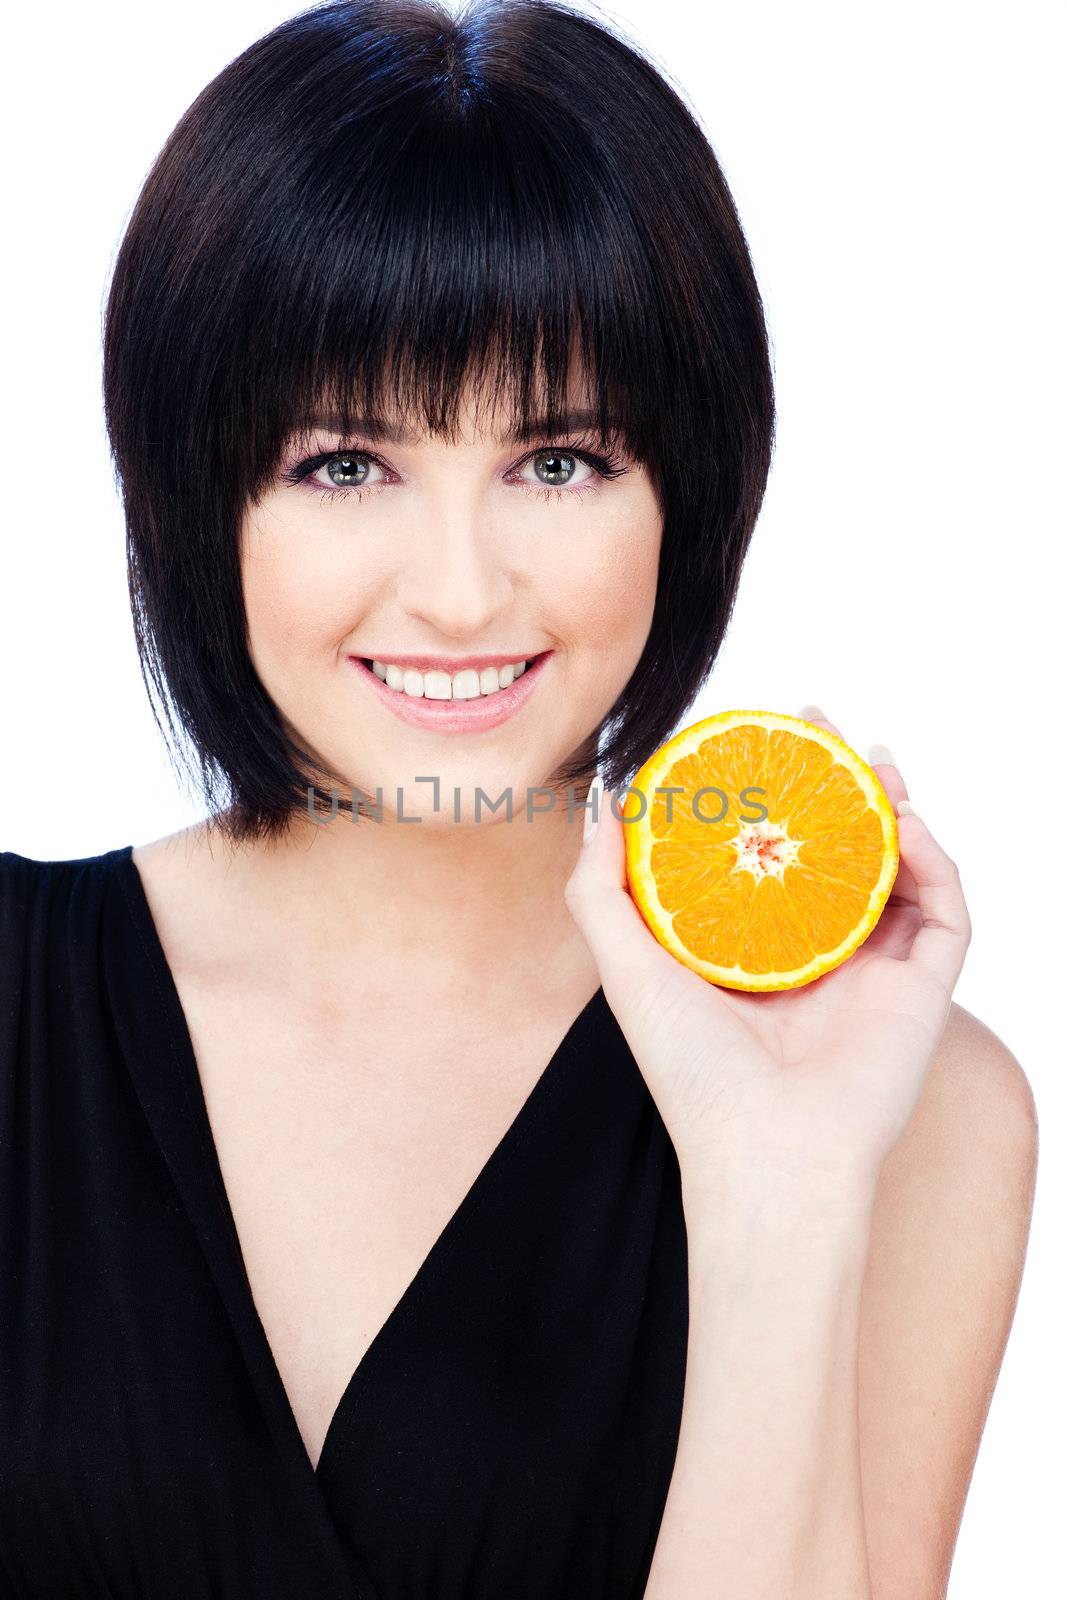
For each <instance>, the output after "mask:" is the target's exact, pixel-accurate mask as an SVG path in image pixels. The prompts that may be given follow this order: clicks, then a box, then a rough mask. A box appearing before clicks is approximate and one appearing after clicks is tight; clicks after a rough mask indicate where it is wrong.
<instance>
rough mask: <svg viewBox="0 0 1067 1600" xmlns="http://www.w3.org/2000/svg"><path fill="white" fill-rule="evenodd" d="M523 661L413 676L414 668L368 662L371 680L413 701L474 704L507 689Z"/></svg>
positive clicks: (418, 673) (521, 672) (520, 670)
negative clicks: (453, 701)
mask: <svg viewBox="0 0 1067 1600" xmlns="http://www.w3.org/2000/svg"><path fill="white" fill-rule="evenodd" d="M526 666H527V663H526V662H525V661H510V662H508V664H507V666H504V667H500V668H499V669H497V668H496V667H483V668H482V669H481V671H479V670H478V669H477V668H476V667H466V668H464V670H463V671H462V672H456V673H452V674H450V673H447V672H417V671H416V670H415V669H414V667H398V666H395V665H394V664H393V662H391V661H372V662H371V669H372V671H373V672H374V675H375V677H377V678H381V680H382V682H383V683H384V684H385V686H386V687H387V688H389V689H393V690H395V691H396V693H397V694H407V695H411V696H412V698H413V699H426V700H477V699H478V698H479V697H480V696H482V695H488V694H496V693H497V692H498V691H499V690H500V689H507V688H510V686H511V684H512V683H514V681H515V679H516V678H521V676H522V674H523V673H524V672H525V671H526Z"/></svg>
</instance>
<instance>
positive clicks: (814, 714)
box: [797, 705, 848, 744]
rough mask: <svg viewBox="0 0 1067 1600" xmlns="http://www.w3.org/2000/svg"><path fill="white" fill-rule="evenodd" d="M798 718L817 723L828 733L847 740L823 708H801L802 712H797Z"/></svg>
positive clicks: (846, 741)
mask: <svg viewBox="0 0 1067 1600" xmlns="http://www.w3.org/2000/svg"><path fill="white" fill-rule="evenodd" d="M797 716H798V717H801V718H802V719H803V720H804V721H805V722H814V723H817V724H818V726H819V727H820V728H825V729H826V730H827V732H828V733H836V734H837V737H838V738H839V739H845V736H844V734H843V733H842V732H841V729H840V728H838V727H837V726H835V724H834V723H832V722H831V721H830V719H829V717H828V716H827V715H826V712H825V711H824V710H823V709H822V707H821V706H812V705H807V706H801V708H800V710H799V711H798V712H797ZM845 743H846V744H848V740H847V739H845Z"/></svg>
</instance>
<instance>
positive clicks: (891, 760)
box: [867, 744, 897, 767]
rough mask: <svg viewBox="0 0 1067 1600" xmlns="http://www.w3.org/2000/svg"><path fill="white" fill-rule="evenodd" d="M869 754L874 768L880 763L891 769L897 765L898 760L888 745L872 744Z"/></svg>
mask: <svg viewBox="0 0 1067 1600" xmlns="http://www.w3.org/2000/svg"><path fill="white" fill-rule="evenodd" d="M867 754H868V755H869V756H870V758H871V766H872V767H876V766H877V765H878V763H879V762H881V763H882V764H883V765H885V766H890V767H895V766H896V764H897V758H896V756H895V755H894V754H893V752H892V750H890V748H889V746H888V745H887V744H872V745H871V746H870V748H869V750H868V751H867Z"/></svg>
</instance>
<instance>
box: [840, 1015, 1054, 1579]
mask: <svg viewBox="0 0 1067 1600" xmlns="http://www.w3.org/2000/svg"><path fill="white" fill-rule="evenodd" d="M1037 1151H1038V1122H1037V1108H1036V1104H1035V1098H1034V1093H1033V1090H1032V1087H1031V1085H1030V1081H1029V1078H1028V1077H1027V1074H1026V1072H1025V1070H1024V1068H1023V1066H1022V1064H1021V1063H1020V1062H1019V1060H1018V1059H1017V1058H1016V1056H1015V1055H1014V1054H1013V1052H1012V1051H1011V1050H1010V1049H1009V1048H1008V1046H1007V1045H1006V1044H1005V1043H1004V1042H1003V1040H1001V1039H1000V1038H998V1036H997V1034H996V1033H994V1031H993V1030H992V1029H991V1028H989V1027H988V1026H987V1025H986V1024H985V1023H984V1022H982V1021H980V1019H979V1018H978V1017H976V1016H973V1015H972V1014H971V1013H970V1012H969V1011H966V1010H965V1009H964V1008H963V1007H962V1006H959V1005H957V1004H955V1003H953V1005H952V1008H951V1011H950V1015H949V1019H948V1022H947V1025H946V1028H945V1032H944V1036H943V1038H942V1040H941V1043H940V1045H939V1047H938V1050H937V1052H936V1055H935V1058H934V1060H933V1062H932V1063H931V1066H930V1070H929V1073H928V1075H927V1080H926V1083H925V1085H924V1087H923V1092H922V1095H921V1096H920V1099H919V1103H918V1105H917V1107H916V1109H915V1112H914V1114H913V1116H912V1119H911V1121H910V1122H909V1124H908V1126H907V1127H906V1129H905V1131H904V1134H903V1135H902V1137H901V1138H900V1140H899V1141H898V1143H897V1145H896V1146H895V1147H894V1149H893V1150H892V1151H891V1152H890V1155H889V1157H888V1159H887V1160H886V1162H885V1165H884V1167H883V1170H882V1173H881V1176H880V1179H879V1185H878V1191H877V1196H876V1201H875V1209H874V1215H873V1219H872V1228H871V1248H870V1254H869V1258H868V1264H867V1270H866V1274H865V1278H864V1285H863V1300H862V1308H861V1317H860V1351H859V1367H860V1416H861V1447H862V1454H863V1481H864V1508H865V1517H866V1521H867V1527H868V1543H869V1549H870V1561H871V1575H872V1579H874V1578H875V1577H877V1576H880V1577H881V1580H882V1582H883V1583H884V1585H885V1590H884V1592H885V1593H887V1594H889V1593H893V1594H896V1593H900V1594H904V1593H909V1594H919V1593H923V1594H925V1593H930V1594H933V1593H935V1592H936V1593H941V1592H942V1590H941V1589H938V1588H937V1584H939V1583H943V1582H945V1581H947V1575H948V1569H949V1565H950V1563H951V1560H952V1553H953V1549H954V1546H955V1541H956V1536H957V1532H958V1528H959V1524H960V1520H961V1517H962V1513H963V1506H964V1501H965V1497H966V1493H967V1489H968V1486H969V1483H970V1479H971V1474H972V1471H973V1468H974V1463H975V1460H976V1457H977V1453H978V1446H979V1442H980V1439H981V1436H982V1431H983V1428H984V1425H985V1420H986V1416H987V1413H988V1410H989V1406H990V1404H991V1401H992V1395H993V1391H994V1387H995V1385H996V1381H997V1377H998V1374H999V1371H1000V1366H1001V1362H1002V1360H1003V1356H1004V1351H1005V1348H1006V1344H1007V1340H1008V1336H1009V1333H1010V1330H1011V1325H1012V1321H1013V1318H1014V1313H1015V1306H1016V1301H1017V1298H1018V1293H1019V1288H1020V1283H1021V1277H1022V1272H1023V1266H1024V1262H1025V1256H1026V1249H1027V1242H1028V1237H1029V1229H1030V1218H1031V1213H1032V1209H1033V1200H1034V1189H1035V1181H1036V1169H1037Z"/></svg>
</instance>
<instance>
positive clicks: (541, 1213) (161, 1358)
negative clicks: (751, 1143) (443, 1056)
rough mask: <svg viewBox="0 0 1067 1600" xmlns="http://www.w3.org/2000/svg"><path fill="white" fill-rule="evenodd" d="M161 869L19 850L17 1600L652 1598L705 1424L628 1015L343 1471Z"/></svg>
mask: <svg viewBox="0 0 1067 1600" xmlns="http://www.w3.org/2000/svg"><path fill="white" fill-rule="evenodd" d="M132 849H133V846H132V845H126V846H123V847H122V848H120V849H116V850H111V851H108V852H106V853H104V854H102V855H99V856H89V857H85V858H82V859H79V860H68V861H36V860H31V859H29V858H27V857H24V856H20V855H17V854H14V853H12V852H10V851H8V852H3V853H0V1593H3V1594H5V1595H7V1594H10V1595H12V1596H17V1597H20V1600H30V1597H33V1600H38V1597H40V1600H45V1597H48V1600H51V1597H53V1596H54V1597H55V1600H80V1597H86V1600H89V1597H91V1600H134V1597H137V1600H283V1597H284V1600H641V1596H642V1595H643V1593H644V1588H645V1584H646V1581H647V1578H648V1572H649V1568H650V1565H651V1561H652V1554H653V1551H654V1548H655V1543H656V1538H657V1534H658V1532H659V1527H660V1522H661V1519H662V1515H663V1507H664V1503H665V1501H666V1497H667V1491H668V1489H669V1486H670V1479H671V1473H672V1470H673V1466H674V1458H675V1453H676V1449H677V1442H678V1432H679V1425H680V1421H681V1410H682V1394H683V1388H684V1379H685V1362H686V1338H687V1331H688V1303H689V1297H688V1279H687V1258H686V1237H685V1223H684V1215H683V1211H682V1201H681V1186H680V1175H679V1169H678V1162H677V1157H676V1155H675V1152H674V1147H673V1145H672V1144H671V1142H670V1139H669V1137H668V1135H667V1132H666V1129H665V1127H664V1124H663V1121H662V1119H661V1117H660V1115H659V1112H658V1110H657V1108H656V1105H655V1102H654V1101H653V1099H652V1096H651V1094H650V1092H649V1090H648V1088H647V1085H646V1084H645V1081H644V1078H643V1077H642V1075H641V1072H640V1069H639V1068H638V1066H637V1063H636V1061H635V1060H634V1057H633V1055H632V1053H631V1052H630V1050H629V1047H628V1046H627V1044H626V1041H625V1037H624V1035H623V1034H622V1031H621V1029H620V1028H619V1026H618V1023H617V1021H616V1019H615V1017H614V1015H613V1013H612V1011H611V1009H610V1007H609V1006H608V1004H607V1001H606V999H605V997H604V992H603V990H602V989H598V991H597V993H596V994H595V995H594V996H593V998H592V999H591V1000H590V1001H589V1003H588V1004H587V1005H586V1006H585V1007H584V1009H583V1010H582V1012H581V1013H580V1015H579V1016H578V1017H577V1018H576V1019H575V1020H574V1022H573V1023H572V1024H571V1026H570V1028H569V1029H568V1031H567V1033H566V1035H565V1036H564V1038H563V1040H562V1041H561V1043H560V1044H559V1046H558V1048H557V1050H556V1052H555V1054H554V1055H553V1057H552V1059H551V1061H550V1062H549V1063H548V1065H547V1066H546V1067H545V1069H544V1072H543V1073H542V1075H541V1077H540V1078H539V1079H538V1081H537V1083H536V1085H535V1087H534V1088H533V1090H532V1091H531V1093H530V1095H529V1096H528V1098H527V1099H526V1101H525V1103H524V1104H523V1106H522V1108H521V1110H520V1111H519V1112H518V1114H517V1116H516V1117H515V1119H514V1121H513V1122H512V1124H511V1126H510V1127H509V1128H508V1130H507V1132H506V1133H505V1134H504V1136H503V1138H502V1139H501V1141H500V1143H499V1144H498V1145H497V1147H496V1149H495V1150H494V1151H493V1154H492V1155H491V1156H490V1157H489V1159H488V1161H487V1162H486V1164H485V1166H484V1167H483V1168H482V1170H481V1172H480V1173H479V1174H478V1177H477V1178H476V1179H475V1181H474V1183H473V1185H472V1186H471V1188H470V1190H469V1191H468V1192H467V1194H466V1196H465V1197H464V1199H463V1201H462V1202H461V1203H460V1205H459V1207H458V1209H457V1210H456V1211H455V1212H454V1214H453V1216H452V1218H451V1220H450V1221H449V1223H448V1224H447V1226H446V1227H445V1229H444V1231H443V1232H442V1233H441V1234H440V1236H439V1237H438V1239H437V1241H436V1243H435V1244H434V1246H433V1248H432V1249H431V1250H430V1253H429V1255H428V1256H427V1257H426V1259H425V1260H424V1262H423V1264H422V1266H421V1267H420V1268H419V1271H418V1273H417V1274H416V1276H415V1278H414V1280H413V1282H412V1283H411V1284H410V1286H409V1287H408V1289H407V1290H406V1292H405V1293H404V1295H403V1296H402V1297H401V1299H400V1302H399V1304H398V1305H397V1306H396V1308H395V1309H394V1310H393V1312H392V1313H391V1314H390V1316H389V1318H388V1320H387V1321H386V1323H385V1325H384V1327H383V1328H382V1329H381V1330H380V1332H379V1333H378V1334H377V1336H376V1337H375V1339H374V1341H373V1343H372V1345H371V1346H370V1348H369V1350H368V1351H367V1353H366V1355H365V1356H364V1358H363V1360H362V1361H361V1362H360V1364H359V1366H358V1368H357V1369H356V1371H355V1373H354V1374H353V1376H352V1378H351V1380H350V1382H349V1384H348V1387H347V1389H346V1390H345V1392H344V1395H343V1396H342V1398H341V1401H340V1403H339V1405H338V1407H337V1410H336V1412H335V1413H334V1416H333V1419H332V1421H331V1423H330V1427H329V1431H328V1433H327V1435H326V1438H325V1441H324V1444H323V1449H322V1454H321V1457H320V1460H319V1464H318V1467H317V1469H315V1468H313V1467H312V1465H311V1461H310V1458H309V1456H308V1454H307V1451H306V1449H305V1447H304V1443H303V1440H302V1438H301V1435H300V1432H299V1429H298V1427H297V1424H296V1419H295V1417H294V1415H293V1411H292V1408H291V1406H290V1404H289V1401H288V1398H287V1395H286V1392H285V1389H284V1387H283V1385H282V1381H281V1377H280V1374H279V1372H278V1368H277V1366H276V1364H275V1361H274V1357H273V1355H272V1352H271V1348H270V1345H269V1342H268V1340H267V1337H266V1333H265V1330H264V1327H263V1324H262V1322H261V1321H260V1319H259V1315H258V1313H257V1311H256V1306H255V1303H254V1301H253V1298H252V1293H251V1289H250V1286H249V1281H248V1277H247V1274H246V1272H245V1268H244V1262H243V1258H242V1255H241V1249H240V1244H239V1241H238V1236H237V1232H236V1229H235V1226H234V1220H233V1214H232V1212H231V1210H230V1206H229V1202H228V1199H227V1195H226V1189H225V1186H224V1183H223V1179H222V1172H221V1168H220V1165H219V1161H218V1156H217V1152H216V1149H215V1144H214V1140H213V1138H212V1133H211V1127H210V1123H209V1121H208V1116H207V1110H206V1105H205V1101H204V1096H203V1091H202V1087H201V1082H200V1077H199V1072H198V1069H197V1065H196V1059H195V1056H194V1054H193V1048H192V1042H191V1039H190V1035H189V1030H188V1027H187V1025H186V1021H185V1016H184V1013H183V1011H182V1007H181V1003H180V1001H179V998H178V992H177V989H176V988H175V985H174V981H173V977H172V974H171V972H170V969H169V967H168V965H167V962H166V958H165V956H164V952H163V947H162V945H161V943H160V941H159V937H158V934H157V931H156V927H155V924H154V922H153V920H152V916H151V912H150V910H149V906H148V901H147V899H146V897H145V894H144V889H143V886H142V882H141V877H140V874H139V872H138V870H137V867H136V865H135V863H134V862H133V860H132V856H131V852H132Z"/></svg>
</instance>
